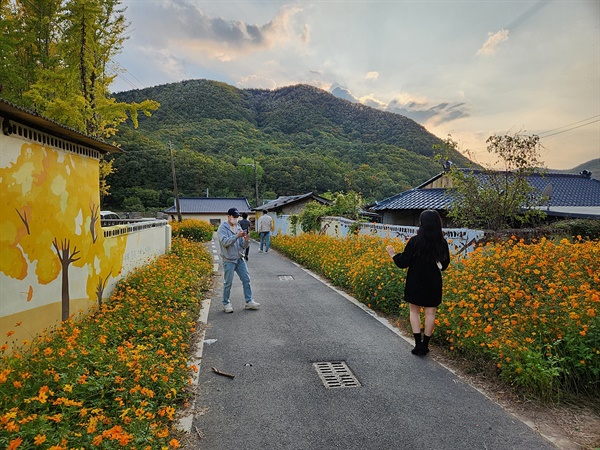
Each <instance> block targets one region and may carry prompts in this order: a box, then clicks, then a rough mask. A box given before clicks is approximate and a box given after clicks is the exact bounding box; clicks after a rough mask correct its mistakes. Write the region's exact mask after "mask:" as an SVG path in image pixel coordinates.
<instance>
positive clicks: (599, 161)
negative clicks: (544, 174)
mask: <svg viewBox="0 0 600 450" xmlns="http://www.w3.org/2000/svg"><path fill="white" fill-rule="evenodd" d="M584 170H587V171H588V172H592V178H595V179H597V180H600V158H596V159H590V160H589V161H587V162H584V163H583V164H579V165H578V166H576V167H573V168H572V169H568V170H552V169H550V170H548V171H549V172H554V173H581V172H583V171H584Z"/></svg>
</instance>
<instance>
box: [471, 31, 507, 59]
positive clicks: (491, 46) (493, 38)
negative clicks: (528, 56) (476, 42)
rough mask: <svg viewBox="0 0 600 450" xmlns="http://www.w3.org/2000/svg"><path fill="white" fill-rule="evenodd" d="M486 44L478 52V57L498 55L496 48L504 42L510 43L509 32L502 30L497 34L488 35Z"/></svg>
mask: <svg viewBox="0 0 600 450" xmlns="http://www.w3.org/2000/svg"><path fill="white" fill-rule="evenodd" d="M488 36H489V37H488V39H487V41H485V44H483V46H482V47H481V48H480V49H479V50H477V56H480V55H483V56H490V55H493V54H494V53H496V48H497V47H498V46H499V45H500V44H501V43H502V42H504V41H508V30H505V29H502V30H500V31H498V32H496V33H488Z"/></svg>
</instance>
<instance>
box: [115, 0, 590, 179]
mask: <svg viewBox="0 0 600 450" xmlns="http://www.w3.org/2000/svg"><path fill="white" fill-rule="evenodd" d="M122 6H123V7H126V10H125V13H124V15H125V18H126V19H127V21H128V22H130V25H129V28H128V31H127V37H128V39H127V40H126V41H125V43H124V45H123V51H122V52H121V53H120V54H119V55H118V56H117V57H116V58H115V63H116V65H117V66H119V67H120V69H121V73H120V74H119V75H118V77H117V79H116V80H115V82H114V83H113V85H111V90H113V91H114V92H120V91H127V90H131V89H143V88H146V87H152V86H157V85H162V84H167V83H172V82H177V81H182V80H190V79H209V80H216V81H222V82H225V83H227V84H230V85H232V86H235V87H238V88H263V89H276V88H281V87H284V86H290V85H295V84H299V83H304V84H310V85H312V86H316V87H319V88H321V89H324V90H326V91H329V92H332V93H334V94H335V95H337V96H339V97H342V98H346V99H348V100H351V101H355V102H361V103H363V104H366V105H369V106H373V107H376V108H379V109H382V110H385V111H390V112H395V113H399V114H402V115H405V116H407V117H409V118H411V119H413V120H415V121H416V122H418V123H420V124H421V125H423V126H424V127H425V128H426V129H427V130H428V131H430V132H432V133H433V134H435V135H436V136H438V137H440V138H442V139H445V138H447V137H448V136H451V138H452V139H453V140H454V141H456V142H458V148H459V150H460V151H462V152H463V153H467V152H468V155H469V157H470V158H471V159H472V160H474V161H476V162H478V163H480V164H484V165H487V166H494V164H495V157H494V156H493V155H492V154H490V153H489V152H488V151H487V145H486V139H487V138H488V137H489V136H491V135H505V134H511V135H512V134H516V133H521V134H528V135H530V134H536V135H538V136H540V138H541V141H540V142H541V144H542V147H543V148H542V149H541V152H540V159H541V160H542V161H544V162H545V165H546V167H548V168H551V169H571V168H573V167H575V166H577V165H579V164H581V163H583V162H586V161H588V160H590V159H595V158H600V0H587V1H582V0H567V1H560V0H535V1H527V0H515V1H513V0H502V1H486V0H469V1H453V0H447V1H444V0H437V1H429V0H421V1H419V0H411V1H405V0H367V1H362V0H313V1H287V0H237V1H228V0H213V1H194V0H123V2H122ZM495 167H498V166H495Z"/></svg>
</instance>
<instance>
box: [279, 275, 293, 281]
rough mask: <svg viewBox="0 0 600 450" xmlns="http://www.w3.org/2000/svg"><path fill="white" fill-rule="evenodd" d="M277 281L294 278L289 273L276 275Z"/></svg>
mask: <svg viewBox="0 0 600 450" xmlns="http://www.w3.org/2000/svg"><path fill="white" fill-rule="evenodd" d="M277 277H278V278H279V281H292V280H293V279H294V277H293V276H291V275H277Z"/></svg>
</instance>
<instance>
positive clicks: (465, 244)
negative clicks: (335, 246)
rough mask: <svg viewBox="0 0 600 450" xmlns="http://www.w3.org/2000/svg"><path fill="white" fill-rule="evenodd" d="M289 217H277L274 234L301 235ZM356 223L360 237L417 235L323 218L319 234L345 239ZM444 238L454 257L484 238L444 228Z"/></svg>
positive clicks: (408, 230) (392, 227) (402, 229)
mask: <svg viewBox="0 0 600 450" xmlns="http://www.w3.org/2000/svg"><path fill="white" fill-rule="evenodd" d="M289 218H290V216H277V218H276V220H275V232H274V233H273V234H274V235H277V233H281V234H292V235H293V234H295V235H298V234H300V233H302V229H301V228H300V226H299V225H297V227H296V230H295V233H294V232H292V231H293V230H292V226H291V224H290V223H289ZM357 223H358V227H359V230H358V233H359V234H362V235H370V236H378V237H381V238H396V239H400V240H402V241H403V242H406V241H407V240H408V239H410V237H411V236H414V235H415V234H417V230H418V227H409V226H404V225H387V224H386V225H384V224H380V223H369V222H355V221H354V220H350V219H345V218H343V217H323V218H322V219H321V233H322V234H326V235H328V236H335V237H346V236H348V235H349V234H351V233H352V230H353V228H354V227H356V226H357V225H356V224H357ZM443 231H444V236H445V237H446V239H448V241H449V243H450V249H451V251H452V252H453V253H454V254H456V255H459V256H460V255H466V254H467V253H469V252H470V251H471V250H472V249H473V248H474V247H475V244H476V243H477V242H478V241H480V240H482V239H483V238H484V235H485V234H484V232H483V231H481V230H469V229H467V228H444V230H443Z"/></svg>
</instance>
